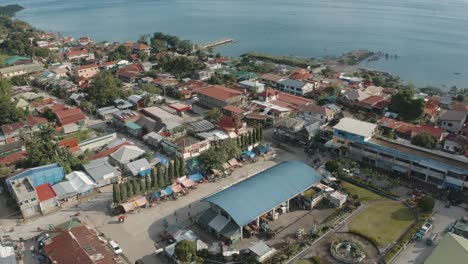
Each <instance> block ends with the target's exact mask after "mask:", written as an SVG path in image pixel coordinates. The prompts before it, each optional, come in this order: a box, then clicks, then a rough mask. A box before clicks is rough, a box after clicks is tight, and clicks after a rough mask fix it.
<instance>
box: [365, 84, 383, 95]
mask: <svg viewBox="0 0 468 264" xmlns="http://www.w3.org/2000/svg"><path fill="white" fill-rule="evenodd" d="M383 91H384V88H383V87H380V86H373V85H370V86H367V87H366V88H364V89H363V92H365V93H366V94H368V95H370V96H383Z"/></svg>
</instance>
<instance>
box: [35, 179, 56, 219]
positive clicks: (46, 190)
mask: <svg viewBox="0 0 468 264" xmlns="http://www.w3.org/2000/svg"><path fill="white" fill-rule="evenodd" d="M36 194H37V200H39V208H40V210H41V213H43V214H45V213H48V212H50V211H51V210H52V209H53V208H55V207H57V206H58V199H57V194H56V193H55V191H54V189H53V188H52V186H51V185H50V184H49V183H44V184H41V185H39V186H36Z"/></svg>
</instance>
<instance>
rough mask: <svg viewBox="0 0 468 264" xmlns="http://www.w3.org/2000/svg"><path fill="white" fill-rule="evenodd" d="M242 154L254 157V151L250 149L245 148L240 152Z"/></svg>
mask: <svg viewBox="0 0 468 264" xmlns="http://www.w3.org/2000/svg"><path fill="white" fill-rule="evenodd" d="M242 155H247V156H249V157H250V158H251V159H253V158H255V153H253V152H252V151H250V150H246V151H244V152H242Z"/></svg>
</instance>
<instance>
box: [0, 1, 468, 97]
mask: <svg viewBox="0 0 468 264" xmlns="http://www.w3.org/2000/svg"><path fill="white" fill-rule="evenodd" d="M12 1H13V2H18V3H19V4H21V5H23V6H24V7H26V9H25V10H23V11H21V12H19V13H18V14H17V18H19V19H22V20H25V21H27V22H29V23H30V24H32V25H33V26H35V27H38V28H41V29H43V30H46V31H52V32H59V33H61V34H62V35H64V36H68V35H71V36H73V37H80V36H85V35H86V36H90V37H92V38H94V39H96V40H98V41H104V40H105V41H132V40H136V39H137V38H138V37H139V36H141V35H143V34H146V33H152V32H156V31H161V32H165V33H169V34H172V35H177V36H179V37H181V38H182V39H190V40H192V41H193V42H195V43H205V42H209V41H213V40H217V39H222V38H226V37H229V38H234V39H235V40H237V42H236V43H234V44H230V45H225V46H222V47H220V48H218V51H219V52H221V53H222V54H225V55H230V56H238V55H240V54H242V53H245V52H248V51H257V52H262V53H271V54H276V55H293V56H301V57H309V58H310V57H313V58H322V57H324V56H336V55H340V54H342V53H345V52H348V51H351V50H353V49H369V50H373V51H381V52H385V53H389V54H392V55H393V54H396V55H398V58H397V59H388V60H385V59H382V60H379V61H374V62H365V63H363V66H364V67H367V68H372V69H376V70H383V71H388V72H390V73H392V74H396V75H399V76H400V77H401V78H402V79H403V80H405V81H407V82H411V83H413V84H415V85H417V86H426V85H434V86H438V87H442V88H443V87H450V86H453V85H456V86H457V87H459V88H468V51H467V48H468V30H467V29H468V1H467V0H446V1H440V0H439V1H435V0H333V1H331V0H330V1H325V0H288V1H284V0H283V1H280V0H255V1H251V0H192V1H189V0H12ZM0 3H1V4H9V3H12V2H11V1H9V0H6V1H5V0H0ZM454 73H459V74H454Z"/></svg>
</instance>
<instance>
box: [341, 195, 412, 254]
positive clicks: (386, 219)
mask: <svg viewBox="0 0 468 264" xmlns="http://www.w3.org/2000/svg"><path fill="white" fill-rule="evenodd" d="M413 221H414V215H413V213H412V212H411V210H410V209H409V208H407V207H405V206H404V205H403V204H402V203H400V202H397V201H392V200H383V201H375V202H374V203H372V204H370V205H369V206H368V207H367V208H365V210H364V211H362V212H361V213H359V214H358V215H357V216H355V217H353V218H352V219H351V221H350V222H349V223H348V229H349V230H350V231H356V232H358V233H360V234H364V235H365V236H367V237H368V238H370V239H372V240H374V241H375V242H376V243H377V244H378V245H379V246H382V245H386V244H389V243H392V242H394V241H395V240H397V238H398V237H399V236H400V235H401V234H402V233H403V231H404V230H405V229H406V228H408V227H409V226H410V225H411V223H412V222H413Z"/></svg>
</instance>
